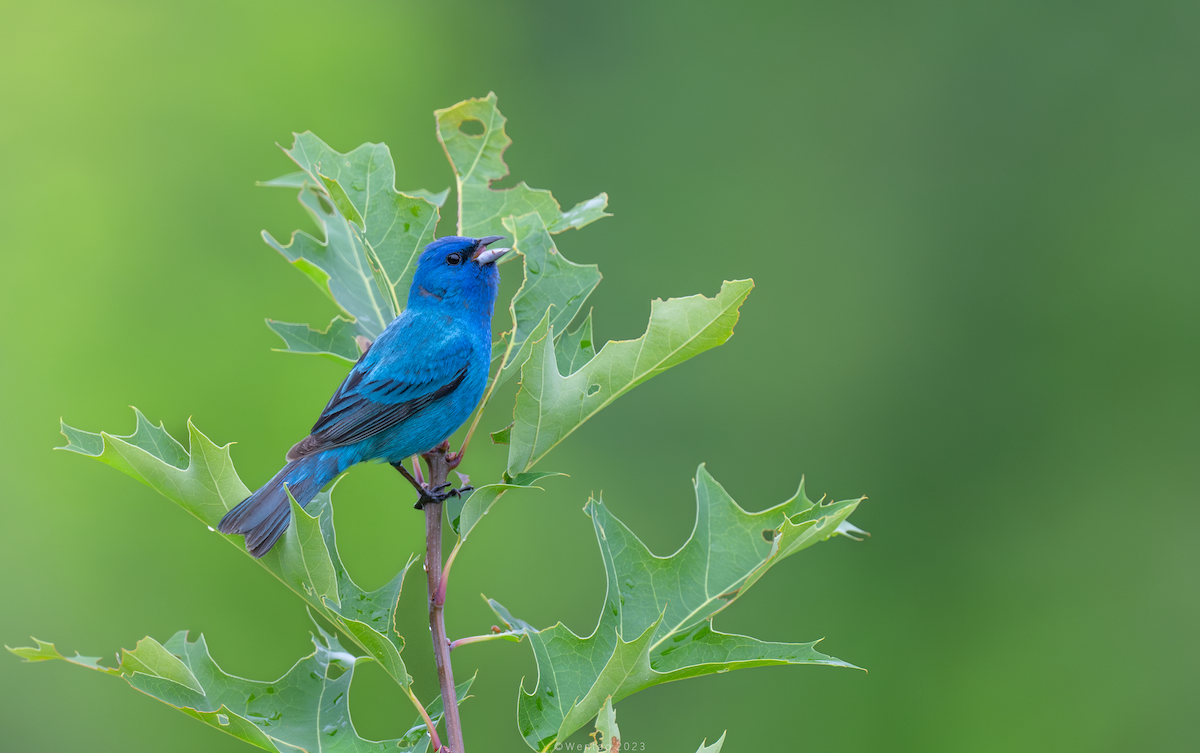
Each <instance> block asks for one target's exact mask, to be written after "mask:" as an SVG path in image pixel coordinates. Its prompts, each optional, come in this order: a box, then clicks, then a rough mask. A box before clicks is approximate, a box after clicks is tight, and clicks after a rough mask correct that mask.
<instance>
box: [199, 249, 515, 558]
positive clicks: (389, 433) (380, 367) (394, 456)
mask: <svg viewBox="0 0 1200 753" xmlns="http://www.w3.org/2000/svg"><path fill="white" fill-rule="evenodd" d="M500 240H503V237H501V236H488V237H487V238H462V237H459V236H449V237H446V238H439V239H438V240H436V241H434V242H433V243H430V244H429V245H428V246H426V247H425V250H424V251H423V252H422V254H421V258H420V259H419V260H418V262H417V271H416V274H415V275H414V276H413V282H412V287H411V288H410V289H409V292H408V307H407V308H406V309H404V313H402V314H400V316H398V317H396V318H395V319H393V320H392V322H391V324H389V325H388V326H387V329H385V330H384V331H383V333H382V334H380V335H379V338H378V339H377V340H375V342H374V343H372V344H371V345H370V346H369V348H368V349H367V350H366V351H365V352H364V353H363V354H362V356H361V357H360V358H359V359H358V363H356V364H355V365H354V368H353V369H351V370H350V374H349V375H347V377H346V380H345V381H344V382H342V384H341V386H340V387H338V389H337V391H336V392H334V393H333V397H332V398H330V399H329V404H328V405H326V406H325V410H324V411H323V412H322V413H321V417H320V418H318V419H317V422H316V424H314V425H313V428H312V433H311V434H310V435H309V436H307V437H305V438H304V439H303V440H301V441H300V442H298V443H297V444H296V445H295V446H294V447H292V449H291V450H289V451H288V454H287V460H288V463H287V465H285V466H284V467H283V468H282V469H281V470H280V471H279V473H276V474H275V477H274V478H272V479H271V480H270V481H268V482H267V483H266V484H264V485H263V486H262V488H260V489H259V490H258V491H256V492H254V493H253V494H251V495H250V496H249V497H247V498H246V499H245V500H244V501H242V503H241V504H239V505H238V506H237V507H235V508H233V509H232V510H230V511H229V512H228V513H226V515H225V517H224V518H222V519H221V522H220V524H219V530H220V531H221V533H225V534H244V535H245V537H246V549H248V550H249V551H250V554H251V555H253V556H254V557H262V556H263V555H264V554H266V553H267V552H268V551H270V549H271V547H272V546H274V545H275V542H276V541H278V540H279V537H280V536H282V535H283V533H284V531H286V530H287V527H288V524H289V523H290V522H291V517H292V510H291V505H290V504H289V502H288V497H287V491H288V490H290V491H291V492H292V496H293V497H295V498H296V502H298V503H299V504H300V505H302V506H303V505H307V504H308V503H309V502H310V501H311V500H312V498H313V497H314V496H316V494H317V492H319V491H320V490H321V488H322V487H324V486H325V485H326V484H328V483H329V482H330V481H332V480H333V479H335V478H337V476H338V474H340V473H342V471H345V470H346V469H347V468H349V467H350V466H352V465H354V464H356V463H363V462H367V461H379V460H382V461H385V462H388V463H391V464H392V465H393V466H395V467H396V469H397V470H400V471H401V472H402V473H404V475H405V476H406V477H407V478H408V479H409V480H410V481H412V482H413V484H414V485H416V482H415V481H414V480H413V479H412V477H411V476H409V475H408V473H407V472H406V471H404V469H403V466H402V465H400V463H401V461H403V460H404V459H405V458H408V457H410V456H412V455H415V454H418V453H424V452H428V451H430V450H432V449H434V448H435V447H437V446H438V445H440V444H441V443H442V442H443V441H445V440H446V439H448V438H449V437H450V435H451V434H453V433H454V432H455V431H456V430H457V429H458V427H460V426H462V425H463V423H465V422H466V420H467V419H468V418H469V417H470V416H471V412H472V411H473V410H474V409H475V406H476V405H477V404H478V403H479V399H480V398H481V397H482V396H483V391H484V388H485V387H486V386H487V381H488V367H489V366H490V364H491V354H492V312H493V310H494V308H495V305H496V291H497V289H498V288H499V287H500V271H499V270H498V269H497V268H496V260H497V259H499V258H500V257H501V256H503V255H504V254H505V253H506V252H507V251H508V249H507V248H497V249H489V248H488V246H489V245H490V244H492V243H495V242H496V241H500ZM285 487H286V488H285ZM418 490H419V491H420V493H421V500H420V502H418V506H420V505H421V504H424V503H425V502H429V501H441V500H444V499H445V498H446V496H448V493H443V492H442V491H441V490H440V489H433V490H426V489H421V488H420V487H418ZM450 493H454V492H450Z"/></svg>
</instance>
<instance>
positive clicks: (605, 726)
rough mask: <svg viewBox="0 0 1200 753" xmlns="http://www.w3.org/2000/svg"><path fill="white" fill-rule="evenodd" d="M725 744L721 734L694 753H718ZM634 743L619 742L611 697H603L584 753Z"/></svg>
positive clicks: (611, 751) (611, 752) (612, 751)
mask: <svg viewBox="0 0 1200 753" xmlns="http://www.w3.org/2000/svg"><path fill="white" fill-rule="evenodd" d="M724 744H725V734H724V733H722V734H721V739H720V740H717V741H716V742H715V743H713V744H712V745H704V744H703V743H701V745H700V748H699V749H698V750H697V751H696V753H720V751H721V746H722V745H724ZM636 749H637V748H636V745H634V746H633V747H630V744H629V743H628V742H626V743H625V745H624V746H623V745H622V744H621V730H620V728H618V727H617V712H616V710H614V709H613V705H612V697H611V696H610V697H608V698H606V699H604V706H602V707H601V709H600V713H598V714H596V731H595V732H593V733H592V742H590V743H588V744H587V747H585V748H584V751H585V753H588V752H589V751H594V752H595V753H618V752H619V751H622V750H636Z"/></svg>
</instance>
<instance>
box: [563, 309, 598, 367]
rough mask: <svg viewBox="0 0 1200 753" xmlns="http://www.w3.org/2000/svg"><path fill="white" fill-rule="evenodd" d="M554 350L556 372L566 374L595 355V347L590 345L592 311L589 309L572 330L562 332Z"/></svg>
mask: <svg viewBox="0 0 1200 753" xmlns="http://www.w3.org/2000/svg"><path fill="white" fill-rule="evenodd" d="M554 352H555V357H556V358H557V359H558V373H560V374H567V375H570V374H574V373H575V372H576V371H578V370H579V368H580V367H581V366H583V365H584V364H585V363H587V362H588V361H590V360H592V359H593V358H595V357H596V349H595V348H594V347H592V312H590V311H589V312H588V315H587V316H586V317H584V319H583V321H582V322H580V323H579V326H578V327H576V328H575V329H574V330H573V331H569V332H564V333H563V334H562V336H561V337H559V338H558V342H556V343H555V344H554Z"/></svg>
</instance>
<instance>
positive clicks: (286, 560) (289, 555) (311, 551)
mask: <svg viewBox="0 0 1200 753" xmlns="http://www.w3.org/2000/svg"><path fill="white" fill-rule="evenodd" d="M287 495H288V502H289V503H291V506H292V522H291V524H290V525H288V527H287V530H286V531H284V532H283V541H282V542H280V544H279V545H280V546H282V547H283V556H282V557H280V562H281V564H282V565H283V574H284V576H285V577H286V578H287V579H288V581H289V585H290V586H291V587H292V590H293V591H296V592H297V593H300V592H304V593H306V594H308V595H309V596H312V597H315V598H318V599H329V600H330V601H332V602H333V603H334V605H335V606H341V602H340V600H339V599H338V589H337V575H335V574H334V572H333V560H332V559H330V557H329V548H328V547H326V546H325V538H324V537H323V536H322V535H321V520H320V518H317V517H314V516H312V515H309V514H308V513H306V512H305V511H304V508H303V507H301V506H300V504H299V503H298V502H296V498H295V497H293V496H292V492H291V490H288V492H287Z"/></svg>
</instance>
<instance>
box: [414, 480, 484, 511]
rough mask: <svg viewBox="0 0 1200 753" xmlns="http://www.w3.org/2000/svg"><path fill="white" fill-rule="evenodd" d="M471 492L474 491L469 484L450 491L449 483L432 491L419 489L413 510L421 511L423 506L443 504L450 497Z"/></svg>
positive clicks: (426, 488) (427, 488)
mask: <svg viewBox="0 0 1200 753" xmlns="http://www.w3.org/2000/svg"><path fill="white" fill-rule="evenodd" d="M473 491H475V487H473V486H471V485H469V484H464V485H463V486H460V487H458V488H457V489H451V488H450V484H449V483H446V484H442V485H441V486H439V487H436V488H433V489H430V488H429V487H424V488H422V489H421V496H420V498H419V499H418V500H417V501H416V503H415V504H413V509H414V510H422V509H424V508H425V505H427V504H429V503H431V502H445V501H446V500H448V499H450V498H451V497H461V496H463V495H464V494H466V493H467V492H473Z"/></svg>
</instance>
